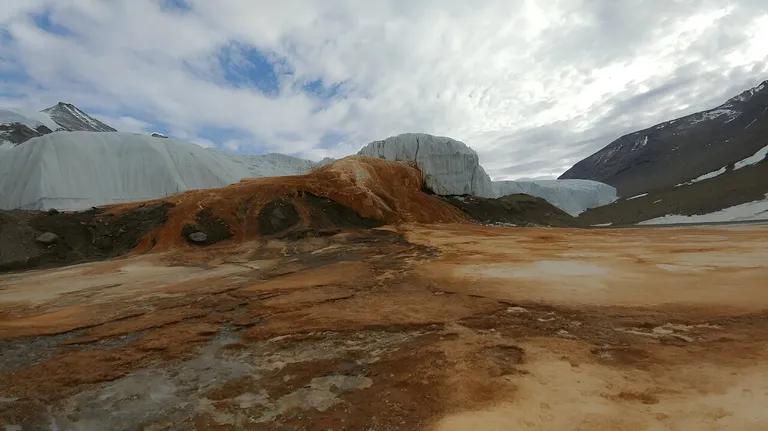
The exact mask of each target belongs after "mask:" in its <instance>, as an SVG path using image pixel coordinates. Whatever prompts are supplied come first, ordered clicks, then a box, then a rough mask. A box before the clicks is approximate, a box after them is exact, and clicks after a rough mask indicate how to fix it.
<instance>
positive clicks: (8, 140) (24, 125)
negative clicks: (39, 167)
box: [0, 108, 59, 145]
mask: <svg viewBox="0 0 768 431" xmlns="http://www.w3.org/2000/svg"><path fill="white" fill-rule="evenodd" d="M58 127H59V125H58V124H56V123H55V122H54V121H53V120H51V118H50V117H49V116H48V115H46V114H44V113H41V112H23V111H19V110H15V109H2V108H0V145H3V144H6V145H8V144H10V145H18V144H20V143H22V142H25V141H27V140H29V139H32V138H34V137H37V136H42V135H45V134H47V133H51V132H52V131H53V130H56V129H57V128H58Z"/></svg>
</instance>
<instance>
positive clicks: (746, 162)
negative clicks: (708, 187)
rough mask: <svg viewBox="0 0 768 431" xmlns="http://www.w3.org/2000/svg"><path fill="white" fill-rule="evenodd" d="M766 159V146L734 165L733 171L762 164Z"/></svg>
mask: <svg viewBox="0 0 768 431" xmlns="http://www.w3.org/2000/svg"><path fill="white" fill-rule="evenodd" d="M766 157H768V145H766V146H764V147H763V148H761V149H759V150H757V152H755V154H753V155H751V156H749V157H747V158H746V159H742V160H739V161H738V162H736V164H735V165H734V167H733V168H734V169H741V168H743V167H746V166H750V165H754V164H755V163H759V162H762V161H763V160H765V159H766Z"/></svg>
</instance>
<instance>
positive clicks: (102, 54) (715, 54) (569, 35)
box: [0, 0, 768, 179]
mask: <svg viewBox="0 0 768 431" xmlns="http://www.w3.org/2000/svg"><path fill="white" fill-rule="evenodd" d="M2 3H3V6H2V7H0V106H3V107H14V108H18V109H26V110H40V109H43V108H45V107H48V106H50V105H53V104H55V103H56V102H58V101H67V102H70V103H74V104H75V105H77V106H78V107H80V108H81V109H84V110H85V111H86V112H89V113H91V114H94V115H95V116H97V117H98V118H100V119H102V120H103V121H105V122H107V123H108V124H110V125H112V126H113V127H116V128H117V129H119V130H121V131H131V132H151V131H159V132H162V133H166V134H168V135H170V136H173V137H175V138H179V139H183V140H187V141H190V142H194V143H197V144H199V145H203V146H209V147H218V148H221V149H223V150H224V151H230V152H235V153H243V154H261V153H266V152H281V153H285V154H291V155H296V156H299V157H304V158H309V159H313V160H319V159H321V158H323V157H341V156H345V155H349V154H352V153H354V152H356V151H358V150H359V149H360V148H361V147H362V146H363V145H365V144H366V143H368V142H370V141H373V140H378V139H383V138H386V137H388V136H392V135H396V134H399V133H404V132H424V133H430V134H435V135H440V136H450V137H453V138H455V139H458V140H461V141H463V142H465V143H466V144H468V145H469V146H470V147H472V148H474V149H475V150H476V151H477V152H478V153H479V155H480V162H481V164H482V165H483V166H484V167H485V168H486V170H487V171H488V172H489V174H490V175H491V176H492V177H494V179H515V178H547V177H555V176H557V175H559V174H560V173H562V172H563V171H565V170H566V169H568V168H569V167H570V166H571V165H573V164H574V163H575V162H577V161H578V160H580V159H582V158H584V157H586V156H588V155H590V154H592V153H593V152H595V151H597V150H599V149H600V148H602V147H604V146H605V145H607V144H609V143H610V142H611V141H613V140H614V139H616V138H618V137H619V136H621V135H622V134H625V133H628V132H631V131H634V130H639V129H642V128H646V127H649V126H652V125H654V124H656V123H659V122H663V121H666V120H670V119H672V118H675V117H679V116H682V115H686V114H689V113H693V112H697V111H700V110H704V109H708V108H712V107H714V106H717V105H719V104H721V103H722V102H724V101H725V100H726V99H727V98H729V97H731V96H734V95H736V94H738V93H740V92H741V91H743V90H746V89H748V88H751V87H753V86H756V85H758V84H759V83H760V82H762V81H764V80H766V79H768V48H767V47H768V1H765V0H551V1H540V0H477V1H471V2H470V1H466V0H377V1H375V2H374V1H362V0H323V1H315V0H311V1H299V0H281V1H279V2H276V1H272V0H270V1H259V0H216V1H210V0H110V1H102V0H50V1H47V0H3V2H2Z"/></svg>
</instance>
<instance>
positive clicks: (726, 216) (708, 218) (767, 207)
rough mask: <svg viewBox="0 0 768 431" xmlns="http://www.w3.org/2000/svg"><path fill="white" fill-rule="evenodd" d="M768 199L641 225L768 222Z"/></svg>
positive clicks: (674, 215) (664, 218)
mask: <svg viewBox="0 0 768 431" xmlns="http://www.w3.org/2000/svg"><path fill="white" fill-rule="evenodd" d="M765 197H766V199H762V200H757V201H752V202H747V203H743V204H741V205H735V206H732V207H729V208H724V209H721V210H719V211H715V212H711V213H709V214H694V215H677V214H670V215H665V216H662V217H656V218H653V219H650V220H645V221H641V222H640V223H638V224H641V225H654V224H678V223H714V222H730V221H750V220H768V194H766V196H765Z"/></svg>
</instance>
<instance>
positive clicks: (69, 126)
mask: <svg viewBox="0 0 768 431" xmlns="http://www.w3.org/2000/svg"><path fill="white" fill-rule="evenodd" d="M42 112H43V113H45V114H48V116H50V117H51V119H52V120H53V121H55V122H56V124H58V125H59V126H60V127H61V128H62V129H64V130H69V131H70V132H75V131H81V132H117V130H116V129H115V128H113V127H111V126H109V125H107V124H104V123H102V122H101V121H99V120H97V119H95V118H93V117H91V116H90V115H88V114H86V113H85V112H83V111H82V110H80V109H79V108H78V107H77V106H75V105H73V104H71V103H64V102H59V103H57V104H55V105H53V106H51V107H50V108H46V109H43V111H42Z"/></svg>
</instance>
